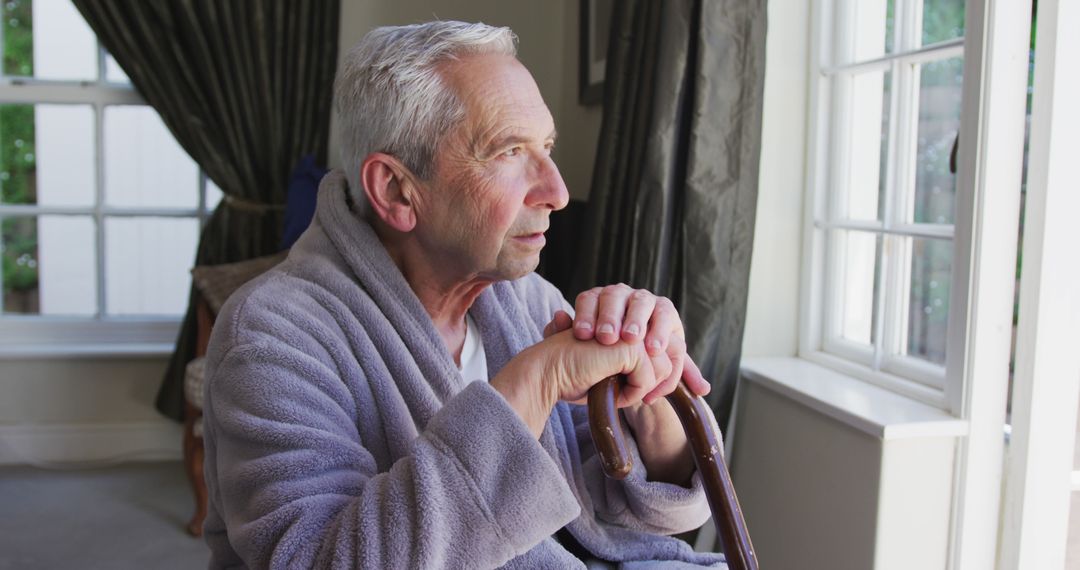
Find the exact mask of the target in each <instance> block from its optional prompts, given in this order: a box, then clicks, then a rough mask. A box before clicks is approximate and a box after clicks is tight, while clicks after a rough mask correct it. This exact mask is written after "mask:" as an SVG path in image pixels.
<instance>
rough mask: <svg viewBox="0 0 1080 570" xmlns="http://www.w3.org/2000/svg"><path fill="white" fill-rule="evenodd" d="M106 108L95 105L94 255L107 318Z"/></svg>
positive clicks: (100, 312) (101, 311)
mask: <svg viewBox="0 0 1080 570" xmlns="http://www.w3.org/2000/svg"><path fill="white" fill-rule="evenodd" d="M104 206H105V106H104V105H102V104H101V103H95V104H94V242H95V243H94V246H95V247H94V253H95V258H96V259H95V265H96V267H97V274H96V275H95V279H96V282H97V312H96V316H97V318H99V319H103V318H105V212H104V209H105V208H104Z"/></svg>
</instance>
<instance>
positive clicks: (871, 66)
mask: <svg viewBox="0 0 1080 570" xmlns="http://www.w3.org/2000/svg"><path fill="white" fill-rule="evenodd" d="M832 8H833V10H831V11H830V10H826V11H825V13H827V14H830V15H831V16H833V19H832V20H831V21H830V22H828V23H827V25H828V26H831V30H832V31H831V33H829V34H823V38H825V39H824V41H825V42H826V43H828V44H829V45H828V49H827V53H828V54H829V55H827V56H826V57H825V60H824V61H823V62H822V68H821V73H822V78H823V79H822V81H821V82H820V85H821V88H822V91H821V93H823V96H824V98H825V100H826V102H827V103H826V104H825V105H824V108H825V109H826V111H825V113H824V115H823V120H822V121H821V124H822V125H823V127H822V128H823V130H824V131H825V136H824V138H823V139H822V140H823V141H824V142H823V144H821V145H819V147H818V148H817V149H816V153H817V157H818V161H817V162H818V164H821V165H822V167H821V168H823V170H824V171H825V172H826V173H827V174H826V175H825V178H824V180H825V181H826V182H825V183H824V184H823V185H822V186H821V187H819V188H817V190H816V191H817V192H821V193H823V195H824V199H823V200H821V203H823V204H824V206H822V207H820V208H819V209H818V210H817V213H816V215H815V226H816V227H818V228H820V229H821V230H822V232H821V233H820V235H821V236H822V239H824V244H825V247H824V250H823V251H824V252H825V255H824V259H823V262H824V265H823V267H821V268H820V272H821V274H822V276H823V277H822V283H823V287H822V289H821V290H822V291H823V295H824V298H823V299H822V300H821V302H822V305H823V307H824V310H823V312H822V318H821V322H820V323H819V325H818V326H820V327H821V332H822V334H821V339H822V342H821V347H820V348H821V349H822V350H824V351H826V352H828V353H831V354H833V355H835V356H839V357H841V358H843V359H846V360H849V361H854V362H856V363H858V364H859V365H861V366H864V367H866V368H867V369H868V370H870V371H871V372H872V373H885V374H889V375H893V376H900V377H903V378H907V379H910V380H915V381H917V382H919V383H922V384H926V385H929V386H931V387H936V388H941V387H942V385H943V381H944V376H945V374H944V365H945V356H946V352H947V348H948V347H947V339H948V328H949V289H950V286H951V281H952V260H953V223H954V220H955V203H956V174H955V172H953V171H952V170H951V168H950V157H951V155H952V152H953V148H954V145H955V144H956V141H957V136H958V132H959V126H960V101H961V87H962V83H963V28H964V25H963V22H964V2H963V0H835V1H834V2H833V4H832Z"/></svg>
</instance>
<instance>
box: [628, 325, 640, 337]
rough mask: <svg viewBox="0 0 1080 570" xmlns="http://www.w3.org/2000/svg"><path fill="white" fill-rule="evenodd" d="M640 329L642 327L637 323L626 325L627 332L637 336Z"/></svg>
mask: <svg viewBox="0 0 1080 570" xmlns="http://www.w3.org/2000/svg"><path fill="white" fill-rule="evenodd" d="M640 330H641V329H640V328H638V326H637V324H633V325H630V326H628V327H626V334H629V335H633V336H637V333H638V332H639V331H640Z"/></svg>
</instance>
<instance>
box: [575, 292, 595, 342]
mask: <svg viewBox="0 0 1080 570" xmlns="http://www.w3.org/2000/svg"><path fill="white" fill-rule="evenodd" d="M600 291H601V289H600V287H593V288H592V289H589V290H588V291H582V292H581V294H579V295H578V296H577V299H575V300H574V338H576V339H578V340H589V339H591V338H593V335H594V334H595V329H596V307H597V305H598V304H599V302H600Z"/></svg>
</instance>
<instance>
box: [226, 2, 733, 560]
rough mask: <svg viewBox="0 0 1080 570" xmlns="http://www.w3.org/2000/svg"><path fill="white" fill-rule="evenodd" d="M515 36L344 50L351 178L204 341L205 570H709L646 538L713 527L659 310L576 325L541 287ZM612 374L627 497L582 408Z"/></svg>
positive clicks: (624, 309)
mask: <svg viewBox="0 0 1080 570" xmlns="http://www.w3.org/2000/svg"><path fill="white" fill-rule="evenodd" d="M514 41H515V39H514V36H513V34H512V33H511V32H510V30H509V29H507V28H493V27H490V26H486V25H483V24H475V25H474V24H463V23H460V22H433V23H429V24H423V25H417V26H405V27H396V28H380V29H377V30H374V31H372V32H371V33H369V34H368V35H367V36H366V37H365V38H364V39H363V40H362V41H361V42H360V43H359V44H358V45H357V46H356V47H354V48H353V49H352V50H351V51H350V52H349V53H348V54H347V55H346V56H345V59H344V61H343V63H342V71H341V73H340V75H339V77H338V80H337V89H336V91H337V93H336V105H337V108H338V111H339V115H340V119H341V122H342V124H343V126H342V131H343V143H342V147H343V152H342V154H343V162H344V174H342V173H340V172H334V173H331V174H329V175H328V176H327V177H326V178H325V179H324V180H323V183H322V185H321V188H320V190H319V197H318V206H317V209H316V213H315V218H314V220H313V222H312V225H311V227H310V228H309V229H308V230H307V232H305V233H304V235H303V236H302V237H301V238H300V240H299V241H298V242H297V243H296V245H295V246H294V247H293V249H292V251H291V252H290V254H289V256H288V258H287V259H286V260H285V261H284V262H282V263H281V264H280V265H279V266H278V267H276V268H275V269H273V270H271V271H270V272H268V273H267V274H266V275H264V276H262V277H261V278H259V279H258V280H256V281H255V282H253V283H251V284H249V285H248V286H246V287H245V288H243V289H242V290H241V291H239V292H237V293H236V294H235V295H234V296H233V297H232V298H231V299H230V300H229V302H228V303H227V304H226V306H225V308H224V309H223V310H222V313H221V314H220V315H219V317H218V319H217V325H216V327H215V330H214V334H213V338H212V339H211V347H210V354H209V359H208V373H207V376H208V378H209V381H208V386H207V393H206V404H205V418H206V420H205V422H206V434H205V443H206V451H207V453H206V479H207V483H208V487H209V491H210V512H209V516H208V518H207V520H206V525H205V532H206V537H207V541H208V542H209V544H210V547H211V549H212V551H213V558H212V561H211V566H212V567H222V568H223V567H245V566H247V567H259V568H263V567H272V568H296V567H308V568H310V567H317V568H330V567H334V568H343V567H363V568H406V567H408V568H442V567H447V568H494V567H499V566H505V567H513V568H580V567H584V565H586V564H587V565H589V566H590V567H613V566H619V567H636V565H647V566H650V567H651V566H653V565H656V564H666V565H670V566H672V567H696V566H710V565H712V566H717V565H722V558H721V557H720V556H719V555H714V554H699V553H695V552H693V551H692V550H691V549H690V548H689V547H688V546H687V545H686V544H685V543H682V542H680V541H678V540H675V539H673V538H670V537H665V536H661V535H663V534H672V533H677V532H683V531H686V530H689V529H692V528H696V527H698V526H700V525H701V524H702V523H704V522H705V520H706V518H707V516H708V509H707V506H706V503H705V500H704V494H703V491H702V489H701V484H700V479H699V477H698V476H697V475H696V474H695V473H694V472H693V465H692V461H691V458H690V456H689V450H688V446H687V442H686V440H685V436H684V435H683V434H682V431H681V428H680V426H679V424H678V421H677V419H676V417H675V415H674V412H673V410H672V409H671V408H670V406H669V405H668V404H667V402H666V401H665V400H664V399H663V397H662V396H664V395H665V394H667V393H669V392H670V391H671V390H672V389H673V388H674V386H675V383H676V382H678V381H679V379H680V378H682V379H685V380H686V381H687V383H688V384H689V385H690V387H691V389H692V390H694V391H695V392H698V393H705V392H707V391H708V384H707V383H706V382H705V380H704V379H703V378H702V377H701V374H700V372H698V370H697V368H696V367H695V366H694V364H693V362H692V361H691V360H690V359H689V358H688V357H687V356H686V354H685V344H684V343H683V341H682V325H681V323H680V321H679V318H678V315H677V313H676V312H675V310H674V309H673V307H672V305H671V303H670V302H669V301H668V300H667V299H664V298H661V297H655V296H653V295H652V294H649V293H648V292H644V291H633V290H631V289H630V288H628V287H625V286H613V287H606V288H597V289H594V290H592V291H588V292H586V293H584V294H583V295H581V296H580V297H579V298H578V300H577V303H576V306H575V307H574V308H573V309H572V308H571V307H570V306H569V305H568V304H567V303H566V301H564V300H563V299H562V297H561V296H560V295H559V293H558V291H557V290H556V289H555V288H554V287H553V286H552V285H550V284H549V283H547V282H546V281H544V280H543V279H541V278H540V277H538V276H537V275H536V274H534V273H532V271H533V269H534V268H535V267H536V265H537V262H538V260H539V254H540V249H541V248H542V247H543V245H544V231H545V230H546V229H547V227H548V216H549V215H550V214H551V212H552V211H554V210H558V209H560V208H562V207H564V206H565V205H566V203H567V199H568V196H567V191H566V187H565V186H564V184H563V181H562V179H561V177H560V176H559V172H558V170H557V169H556V167H555V164H554V162H552V160H551V156H550V155H551V150H552V147H553V145H554V144H555V127H554V122H553V120H552V117H551V114H550V113H549V112H548V109H547V107H546V106H545V105H544V102H543V100H542V98H541V96H540V93H539V90H538V89H537V87H536V84H535V83H534V81H533V79H532V77H531V76H530V75H529V73H528V71H526V70H525V68H524V67H523V66H522V65H521V63H519V62H518V61H517V59H516V58H515V46H514ZM571 311H573V312H574V314H575V316H574V317H573V318H571V316H570V313H571ZM617 373H623V374H626V375H627V377H628V384H627V388H626V389H624V390H623V392H622V402H621V405H622V406H624V413H625V418H626V421H627V423H628V425H629V427H630V428H631V430H632V433H633V434H634V438H635V440H636V444H635V445H634V446H633V448H634V449H633V453H634V456H635V457H634V458H635V460H636V461H635V467H634V470H633V471H632V472H631V474H630V476H629V477H628V478H627V479H625V480H623V481H612V480H607V479H605V478H604V477H603V475H602V473H601V467H600V464H599V460H598V458H597V457H596V456H595V455H596V454H595V451H594V448H593V445H592V442H591V441H590V438H589V432H588V427H587V424H586V414H585V411H584V408H583V407H582V406H581V405H578V404H580V403H581V402H582V401H583V399H584V397H585V395H586V393H587V391H588V389H589V387H590V386H592V385H593V384H594V383H596V382H597V381H599V380H601V379H602V378H604V377H606V376H609V375H612V374H617Z"/></svg>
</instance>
